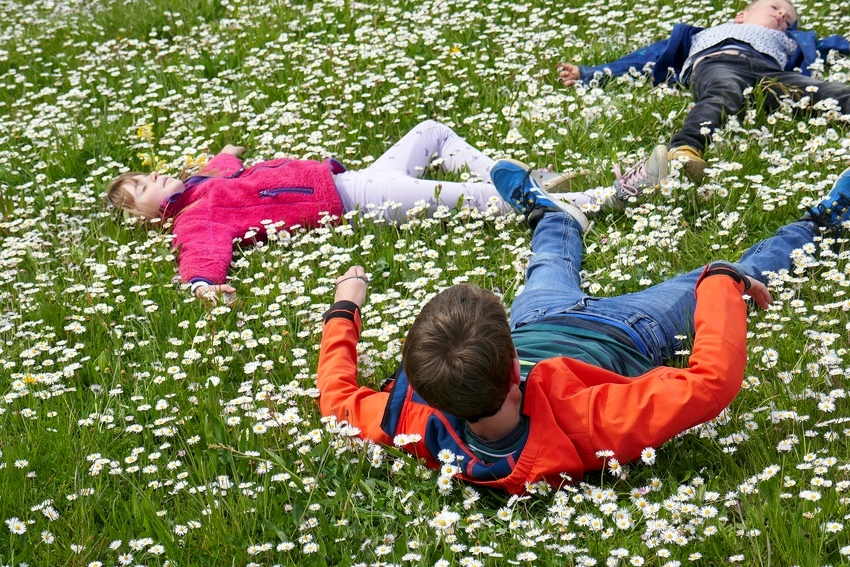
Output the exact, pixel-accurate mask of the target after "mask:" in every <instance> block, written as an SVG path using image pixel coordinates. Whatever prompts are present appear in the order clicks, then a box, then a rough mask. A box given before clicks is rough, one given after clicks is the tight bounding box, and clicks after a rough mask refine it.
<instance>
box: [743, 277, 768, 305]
mask: <svg viewBox="0 0 850 567" xmlns="http://www.w3.org/2000/svg"><path fill="white" fill-rule="evenodd" d="M744 277H745V278H746V279H747V281H748V282H750V287H749V288H747V291H746V293H747V295H749V296H750V297H752V298H753V301H755V302H756V304H757V305H758V306H759V307H761V308H762V309H767V306H768V305H770V304H771V303H772V302H773V298H772V297H770V291H768V289H767V286H766V285H764V284H763V283H761V282H760V281H758V280H754V279H753V278H751V277H750V276H744Z"/></svg>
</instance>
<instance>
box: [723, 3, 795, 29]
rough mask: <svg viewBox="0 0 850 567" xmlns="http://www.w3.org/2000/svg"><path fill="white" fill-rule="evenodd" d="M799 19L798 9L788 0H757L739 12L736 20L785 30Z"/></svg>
mask: <svg viewBox="0 0 850 567" xmlns="http://www.w3.org/2000/svg"><path fill="white" fill-rule="evenodd" d="M796 21H797V10H795V9H794V5H793V4H792V3H791V2H789V1H788V0H755V2H750V3H749V4H747V7H746V8H744V9H743V10H741V11H740V12H738V15H737V16H735V22H737V23H739V24H753V25H758V26H764V27H766V28H770V29H772V30H778V31H785V30H787V29H788V28H789V27H790V26H792V25H793V24H794V23H795V22H796Z"/></svg>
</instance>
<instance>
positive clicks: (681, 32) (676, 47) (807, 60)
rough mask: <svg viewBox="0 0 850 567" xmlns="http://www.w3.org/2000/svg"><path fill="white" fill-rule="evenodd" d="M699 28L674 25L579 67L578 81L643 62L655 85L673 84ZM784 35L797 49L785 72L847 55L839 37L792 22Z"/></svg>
mask: <svg viewBox="0 0 850 567" xmlns="http://www.w3.org/2000/svg"><path fill="white" fill-rule="evenodd" d="M703 29H705V28H700V27H696V26H691V25H688V24H676V25H675V26H673V32H672V33H671V34H670V37H669V38H667V39H662V40H661V41H656V42H655V43H653V44H652V45H648V46H647V47H644V48H641V49H638V50H637V51H634V52H632V53H629V54H628V55H625V56H623V57H621V58H620V59H617V60H616V61H614V62H612V63H604V64H602V65H596V66H586V65H579V73H580V76H581V79H582V80H583V81H589V80H590V79H593V78H594V75H595V74H596V73H601V74H602V76H603V77H607V76H611V77H619V76H620V75H625V74H626V73H628V72H629V70H630V69H637V70H641V69H643V67H644V65H646V64H647V63H655V67H654V68H653V70H652V79H653V81H654V83H655V84H656V85H660V84H661V83H669V84H673V83H677V82H679V74H680V73H681V72H682V65H684V64H685V60H686V59H687V58H688V53H689V52H690V50H691V43H692V42H693V38H694V35H695V34H698V33H699V32H701V31H703ZM786 33H787V34H788V35H789V36H791V37H792V38H793V39H794V41H796V42H797V50H796V51H795V52H794V53H793V54H792V55H791V57H789V58H788V64H787V65H786V66H785V70H786V71H793V70H794V69H797V68H799V69H800V72H801V73H802V74H804V75H811V71H810V70H809V66H810V65H811V64H812V63H814V62H815V60H817V59H818V57H826V56H827V55H828V54H829V52H830V51H837V52H838V53H841V54H843V55H848V54H850V43H848V41H847V40H846V39H845V38H844V37H842V36H840V35H831V36H828V37H825V38H823V39H818V37H817V35H816V34H815V32H812V31H799V30H797V29H796V23H795V24H794V25H792V26H791V27H790V28H789V29H788V31H787V32H786Z"/></svg>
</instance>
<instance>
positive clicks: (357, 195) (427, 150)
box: [336, 120, 511, 221]
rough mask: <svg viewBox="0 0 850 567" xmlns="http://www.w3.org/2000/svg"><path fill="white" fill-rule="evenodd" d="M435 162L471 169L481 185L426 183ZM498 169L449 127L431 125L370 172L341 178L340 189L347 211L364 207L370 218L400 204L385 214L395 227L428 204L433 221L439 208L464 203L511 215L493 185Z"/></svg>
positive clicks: (430, 122)
mask: <svg viewBox="0 0 850 567" xmlns="http://www.w3.org/2000/svg"><path fill="white" fill-rule="evenodd" d="M434 158H442V160H443V161H442V163H441V164H440V167H441V169H442V170H443V171H461V170H462V169H463V168H464V167H466V168H468V169H469V172H470V173H471V174H472V175H474V176H475V177H477V178H479V179H480V180H481V181H480V182H470V183H458V182H452V181H431V180H429V179H422V176H423V175H424V173H425V168H426V167H427V166H428V164H429V163H431V161H432V160H433V159H434ZM494 163H495V162H494V161H493V160H492V159H490V158H489V157H487V156H486V155H484V154H483V153H481V152H480V151H478V150H476V149H475V148H473V147H472V146H470V145H469V144H468V143H467V142H466V140H464V139H463V138H461V137H460V136H458V135H457V134H456V133H455V132H454V131H453V130H452V129H451V128H449V127H448V126H445V125H443V124H440V123H439V122H435V121H433V120H426V121H425V122H422V123H421V124H418V125H416V126H415V127H414V128H413V129H412V130H411V131H410V132H408V133H407V134H406V135H405V136H404V137H403V138H402V139H401V140H399V141H398V143H397V144H396V145H394V146H393V147H391V148H390V149H389V150H387V151H386V153H384V155H382V156H381V157H379V158H378V159H377V160H375V162H374V163H373V164H372V165H370V166H369V167H367V168H366V169H363V170H360V171H346V172H345V173H340V174H338V175H337V176H336V188H337V190H338V191H339V195H340V197H341V198H342V204H343V206H344V207H345V210H346V211H352V210H354V209H357V208H358V207H359V208H360V210H362V211H364V212H366V211H368V210H370V209H371V208H373V207H374V206H381V205H384V204H385V203H388V202H393V203H399V204H400V206H399V207H398V209H395V208H392V207H387V209H386V211H385V212H384V216H385V218H386V219H387V220H389V221H395V220H400V221H403V220H405V219H406V218H407V217H406V213H407V211H408V210H409V209H412V208H413V207H414V204H415V203H416V202H417V201H425V202H426V203H427V205H428V214H429V215H431V214H432V213H433V212H434V210H435V209H436V208H437V205H438V204H445V205H447V206H449V207H451V208H454V207H455V206H456V204H457V203H458V201H459V200H460V198H461V197H463V199H464V204H465V205H466V206H469V207H474V208H476V209H478V210H479V211H482V212H483V211H485V210H486V209H487V205H488V203H490V204H494V205H495V206H496V207H497V209H498V210H499V211H500V212H502V213H506V212H508V211H510V210H511V207H510V205H508V204H507V203H505V202H504V201H502V199H501V198H499V193H498V192H497V191H496V188H495V187H493V184H492V183H491V182H490V168H491V167H492V166H493V164H494ZM438 194H439V200H438V197H437V195H438ZM493 197H495V198H496V199H493Z"/></svg>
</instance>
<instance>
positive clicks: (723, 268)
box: [703, 264, 750, 291]
mask: <svg viewBox="0 0 850 567" xmlns="http://www.w3.org/2000/svg"><path fill="white" fill-rule="evenodd" d="M708 276H729V277H730V278H732V279H733V280H735V281H736V282H738V283H740V284H744V291H747V290H748V289H750V280H749V279H747V278H745V277H744V276H743V275H741V272H739V271H738V270H736V269H735V268H733V267H732V266H729V265H726V264H709V266H708V269H707V270H706V271H705V275H704V276H703V277H706V278H707V277H708Z"/></svg>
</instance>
